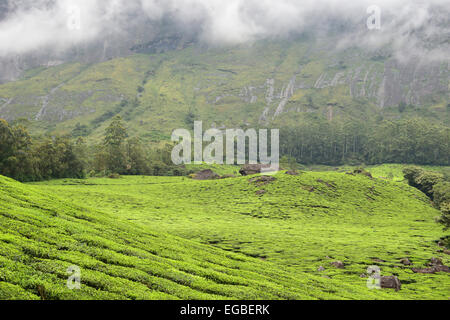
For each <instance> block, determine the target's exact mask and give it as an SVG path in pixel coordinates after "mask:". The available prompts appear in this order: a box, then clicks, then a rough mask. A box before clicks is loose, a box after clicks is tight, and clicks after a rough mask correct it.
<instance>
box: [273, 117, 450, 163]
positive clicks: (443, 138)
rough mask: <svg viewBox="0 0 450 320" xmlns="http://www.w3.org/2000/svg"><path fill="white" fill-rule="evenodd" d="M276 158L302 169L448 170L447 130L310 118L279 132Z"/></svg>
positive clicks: (422, 123)
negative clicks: (409, 166)
mask: <svg viewBox="0 0 450 320" xmlns="http://www.w3.org/2000/svg"><path fill="white" fill-rule="evenodd" d="M280 149H281V151H280V152H281V154H284V155H288V156H291V157H295V158H296V159H297V161H298V162H300V163H305V164H324V165H342V164H350V165H357V164H360V163H366V164H379V163H415V164H424V165H433V164H434V165H448V164H449V159H450V129H449V128H447V127H444V126H440V125H437V124H432V123H430V122H429V121H426V120H423V119H411V120H399V121H383V122H381V124H376V123H373V122H371V121H359V120H354V119H353V120H351V121H345V122H342V121H333V122H329V121H326V120H325V119H320V118H315V119H310V120H309V121H306V119H305V121H302V122H300V123H296V124H295V126H289V127H282V128H281V130H280Z"/></svg>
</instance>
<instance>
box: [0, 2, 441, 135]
mask: <svg viewBox="0 0 450 320" xmlns="http://www.w3.org/2000/svg"><path fill="white" fill-rule="evenodd" d="M28 2H29V1H28ZM12 3H13V2H12V1H7V0H0V21H1V19H5V16H6V14H5V12H10V11H11V10H12V11H13V10H15V9H14V6H13V5H11V4H12ZM129 20H130V23H129V27H128V29H126V30H123V31H122V32H121V33H115V32H112V31H111V32H106V33H104V34H102V35H101V36H100V37H97V38H96V40H95V41H91V42H86V43H83V44H77V45H73V46H72V47H70V48H68V49H65V50H60V51H52V50H47V49H45V48H42V49H40V50H35V51H33V52H28V53H26V54H21V55H11V56H7V57H3V58H0V82H3V83H6V84H4V85H0V117H2V118H6V119H7V120H14V119H17V118H28V119H29V120H32V121H36V122H48V123H52V124H53V123H61V124H63V123H65V122H66V121H72V122H74V121H80V122H82V123H83V122H87V121H93V118H94V117H99V118H100V119H102V114H108V113H110V112H111V109H114V108H115V106H116V105H117V104H119V103H120V102H121V101H122V100H127V101H131V100H133V99H135V98H136V97H137V99H138V100H139V103H140V105H141V107H140V108H135V109H137V110H134V109H133V110H128V111H127V112H128V113H129V116H128V117H129V118H130V119H134V118H133V117H136V119H139V123H141V122H142V121H143V120H142V119H140V117H141V116H142V114H144V115H146V116H148V118H150V119H154V116H155V114H154V112H156V111H155V109H156V108H158V107H160V108H162V110H163V111H157V115H158V116H161V114H164V112H169V113H170V112H173V114H179V113H180V112H186V110H188V109H189V108H192V107H193V106H198V107H199V109H203V110H207V112H205V115H206V116H209V117H211V118H214V119H215V120H214V121H216V119H218V120H217V124H218V126H219V127H220V126H221V125H223V124H224V123H225V122H226V121H227V120H226V119H227V118H231V117H232V116H231V115H232V114H233V115H236V116H235V118H236V119H233V121H235V123H240V124H242V123H248V122H252V121H253V122H258V121H259V122H267V121H272V120H276V119H278V118H282V117H283V116H285V115H286V114H289V113H290V112H297V113H299V112H305V113H313V112H315V113H322V114H323V115H325V116H326V117H327V118H328V119H332V118H333V117H334V116H335V115H336V114H339V112H341V111H342V109H344V107H346V106H349V105H350V108H357V107H358V105H361V104H364V105H369V106H370V107H371V108H373V109H377V110H383V109H384V108H389V107H395V106H397V105H399V104H400V103H404V104H406V105H411V106H414V107H417V108H424V109H426V108H427V107H430V106H436V105H438V106H439V108H441V109H442V106H443V105H444V103H445V101H447V102H448V101H450V96H449V79H450V70H449V61H448V56H442V57H428V56H426V55H423V54H420V53H419V54H416V55H411V56H410V57H408V58H405V59H402V58H400V57H398V56H397V55H395V49H394V48H392V47H390V46H389V45H385V46H384V47H383V48H381V49H373V50H370V49H362V48H360V47H357V46H347V47H345V48H338V46H337V45H336V43H337V42H338V40H339V39H340V38H341V37H342V36H345V34H346V33H347V32H349V29H351V28H348V27H347V28H345V29H343V30H341V31H335V32H334V33H333V34H332V35H327V36H325V35H323V34H322V35H321V37H320V38H319V37H316V36H315V35H314V34H312V35H311V34H309V35H307V36H304V35H294V36H292V38H289V39H288V40H283V41H276V40H275V41H272V40H270V41H269V40H265V42H264V41H263V42H262V43H260V42H256V43H254V44H253V45H242V46H237V47H232V48H230V47H214V48H208V47H206V46H204V45H203V44H202V43H200V41H199V40H198V38H197V34H198V30H195V28H194V29H191V30H190V32H182V29H183V28H182V27H180V26H179V25H176V24H174V23H173V21H172V20H171V19H170V18H167V19H162V20H160V21H158V22H155V21H151V20H149V19H145V18H142V17H139V16H132V17H131V16H130V17H129ZM437 23H443V22H442V21H440V20H438V21H437ZM180 30H181V31H180ZM340 33H341V34H340ZM424 43H427V46H431V47H433V46H434V47H442V48H445V47H446V46H448V43H449V35H448V34H443V35H442V36H441V37H440V38H437V39H436V38H433V39H429V38H426V39H424ZM168 52H170V54H168ZM135 53H142V54H151V56H148V58H142V59H141V58H133V57H135V56H133V54H135ZM120 57H128V58H127V59H124V60H121V59H116V58H120ZM149 61H155V62H154V64H152V63H153V62H151V63H150V62H149ZM71 62H78V63H79V65H78V66H76V67H73V68H72V67H71V66H70V65H69V64H68V63H71ZM101 62H106V64H101ZM109 62H111V63H110V64H108V63H109ZM38 67H40V69H39V70H40V71H39V72H38V73H36V74H39V73H40V72H41V69H42V70H47V71H48V72H47V73H43V74H42V75H41V76H36V77H35V76H33V75H35V73H33V72H32V73H31V75H27V80H26V81H20V82H11V81H14V80H17V79H19V78H21V77H22V76H23V75H24V73H25V72H26V71H27V70H30V69H33V68H38ZM58 68H60V69H58ZM86 69H88V71H86ZM52 70H55V71H52ZM7 82H10V83H7ZM42 82H44V84H42V85H41V86H35V84H36V83H42ZM138 88H140V89H138ZM150 92H152V94H150ZM171 108H173V110H172V109H171ZM444 108H445V107H444ZM180 110H182V111H180ZM123 112H124V111H123ZM347 112H350V113H351V112H352V111H351V110H350V111H347ZM242 114H245V115H242ZM221 117H222V118H223V119H221ZM87 119H89V120H87ZM105 119H107V117H106V118H105ZM136 119H135V120H136ZM94 120H95V119H94ZM152 121H153V120H152ZM155 121H156V120H155ZM158 125H160V123H157V122H155V126H158ZM177 125H179V124H177ZM61 126H62V127H63V125H61ZM166 127H167V126H166Z"/></svg>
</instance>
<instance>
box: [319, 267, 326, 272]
mask: <svg viewBox="0 0 450 320" xmlns="http://www.w3.org/2000/svg"><path fill="white" fill-rule="evenodd" d="M317 271H319V272H322V271H325V268H324V267H322V266H320V267H318V268H317Z"/></svg>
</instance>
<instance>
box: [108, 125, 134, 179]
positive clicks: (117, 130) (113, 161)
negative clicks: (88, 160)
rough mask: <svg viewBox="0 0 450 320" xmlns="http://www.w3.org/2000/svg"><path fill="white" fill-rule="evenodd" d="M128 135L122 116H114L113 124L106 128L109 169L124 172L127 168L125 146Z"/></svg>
mask: <svg viewBox="0 0 450 320" xmlns="http://www.w3.org/2000/svg"><path fill="white" fill-rule="evenodd" d="M127 137H128V133H127V129H126V128H125V127H124V125H123V123H122V118H121V117H120V116H116V117H114V119H113V120H112V122H111V124H110V125H109V126H108V128H106V130H105V139H104V146H105V147H106V153H107V154H108V159H107V163H106V166H107V170H109V171H111V172H115V173H120V174H123V173H125V171H126V168H127V155H126V151H125V148H124V142H125V139H126V138H127Z"/></svg>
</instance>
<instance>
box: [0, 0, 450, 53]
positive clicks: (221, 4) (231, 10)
mask: <svg viewBox="0 0 450 320" xmlns="http://www.w3.org/2000/svg"><path fill="white" fill-rule="evenodd" d="M2 2H3V3H8V5H9V8H10V10H11V11H10V13H9V14H8V15H7V16H6V17H4V18H3V19H2V20H1V21H0V56H6V55H11V54H21V53H27V52H30V51H32V50H35V49H43V48H44V49H45V48H49V49H50V48H52V49H55V48H59V49H65V48H68V47H70V46H71V45H73V44H79V43H83V42H89V41H95V40H96V39H97V38H98V37H99V36H101V35H103V34H104V33H105V32H113V33H120V32H122V31H123V30H126V29H127V25H128V24H129V23H130V16H131V15H134V16H136V15H137V16H139V17H141V18H144V17H145V18H148V19H151V20H154V21H158V20H160V19H162V18H163V17H167V16H170V17H171V18H172V19H173V20H174V21H177V22H178V23H180V24H182V25H183V26H184V29H183V30H188V29H189V26H192V27H194V26H195V27H196V30H201V32H200V34H199V38H200V39H201V40H202V41H204V42H206V43H210V44H215V45H217V44H220V45H222V44H225V45H229V44H239V43H243V42H248V41H253V40H257V39H261V38H265V37H284V36H286V35H287V34H289V33H291V32H302V31H305V30H314V29H327V27H329V25H330V22H331V21H341V20H342V21H345V22H346V23H347V24H349V23H350V22H351V23H352V24H353V25H354V26H355V29H354V31H353V32H354V33H355V35H349V34H347V36H346V37H343V38H342V39H341V41H340V45H361V46H373V47H377V46H382V45H385V44H387V43H390V44H392V46H393V47H394V48H395V49H396V50H398V51H399V52H402V51H405V52H410V51H411V50H412V51H414V50H422V49H424V48H423V47H421V44H420V41H419V39H418V37H417V32H415V30H420V37H421V38H422V37H423V35H425V36H426V37H427V38H446V39H447V40H446V41H447V45H448V38H449V29H448V25H449V24H450V23H449V21H448V17H449V11H450V10H449V7H450V5H449V3H450V1H449V0H427V1H417V0H409V1H408V0H389V1H388V0H372V1H366V0H359V1H342V0H341V1H339V0H108V1H107V0H0V4H1V3H2ZM370 5H377V6H379V8H380V9H381V29H380V30H372V31H370V30H368V29H367V27H366V20H367V18H368V17H369V16H370V14H369V13H367V8H368V7H369V6H370ZM436 6H438V7H439V9H438V10H436V11H437V12H438V13H440V14H441V17H442V16H443V17H445V20H447V21H437V20H436V19H435V20H433V19H431V17H434V14H433V10H434V9H433V8H436ZM0 8H1V6H0ZM0 10H1V9H0ZM78 10H79V12H80V16H79V18H80V19H78V16H77V11H78ZM442 13H444V14H443V15H442ZM78 22H79V25H78ZM183 30H180V31H181V32H182V31H183ZM436 54H438V53H436ZM441 54H442V52H441Z"/></svg>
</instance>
